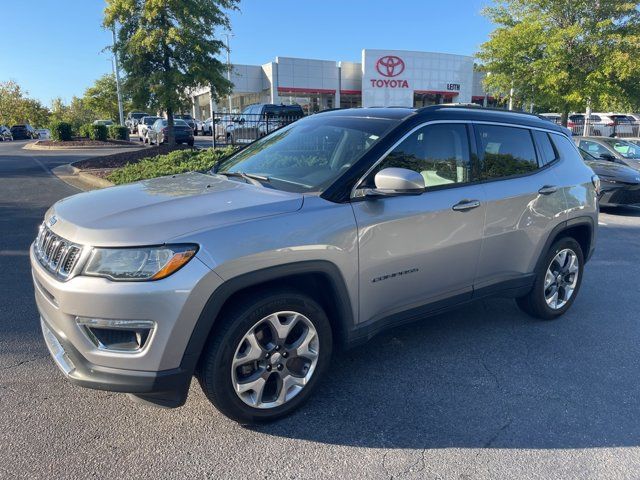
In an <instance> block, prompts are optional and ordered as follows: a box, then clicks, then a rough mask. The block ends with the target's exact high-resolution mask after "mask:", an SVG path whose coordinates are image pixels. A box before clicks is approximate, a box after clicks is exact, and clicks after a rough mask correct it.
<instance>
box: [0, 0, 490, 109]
mask: <svg viewBox="0 0 640 480" xmlns="http://www.w3.org/2000/svg"><path fill="white" fill-rule="evenodd" d="M0 2H1V3H3V5H2V14H1V16H0V44H1V45H3V46H4V48H3V49H2V54H0V81H7V80H14V81H16V82H18V84H20V85H21V87H22V88H23V89H25V90H27V91H28V92H29V95H30V96H31V97H34V98H37V99H39V100H40V101H42V102H43V103H44V104H45V105H50V103H51V100H52V99H54V98H56V97H61V98H62V99H63V100H65V101H69V100H70V99H71V97H72V96H74V95H77V96H81V95H82V94H83V92H84V90H85V89H86V88H87V87H89V86H91V85H92V84H93V82H94V81H95V80H96V79H97V78H98V77H100V76H101V75H103V74H105V73H108V72H111V71H112V66H111V65H112V64H111V55H110V52H108V51H104V48H105V47H106V46H108V45H110V43H111V32H109V31H105V30H104V29H103V28H102V26H101V25H102V12H103V9H104V6H105V3H104V1H103V0H30V1H29V2H27V3H28V4H29V8H25V5H26V4H25V2H23V1H22V0H21V1H6V2H5V0H0ZM490 2H491V0H457V1H452V0H242V1H241V2H240V11H236V12H231V13H230V15H229V16H230V19H231V22H232V32H233V34H234V37H232V38H231V61H232V63H238V64H254V65H260V64H263V63H266V62H268V61H272V60H273V59H275V57H277V56H281V57H302V58H315V59H322V60H336V61H338V60H344V61H360V60H361V52H362V49H363V48H371V49H389V50H418V51H431V52H445V53H455V54H462V55H473V54H474V53H475V52H477V51H478V48H479V46H480V44H481V43H483V42H484V41H486V40H487V39H488V35H489V33H490V32H491V31H492V30H493V27H492V25H491V23H490V22H489V21H488V20H487V19H485V18H484V17H483V16H482V15H481V13H480V12H481V10H482V8H483V7H484V6H486V5H488V4H489V3H490Z"/></svg>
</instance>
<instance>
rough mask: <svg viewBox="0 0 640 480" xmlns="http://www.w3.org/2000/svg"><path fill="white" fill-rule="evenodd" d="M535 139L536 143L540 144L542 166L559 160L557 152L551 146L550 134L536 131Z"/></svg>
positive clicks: (534, 132)
mask: <svg viewBox="0 0 640 480" xmlns="http://www.w3.org/2000/svg"><path fill="white" fill-rule="evenodd" d="M533 138H535V140H536V143H537V144H538V150H539V151H540V163H542V165H546V164H548V163H551V162H553V161H554V160H555V159H556V158H558V156H557V155H556V151H555V149H554V148H553V145H552V144H551V140H550V139H549V134H548V133H546V132H541V131H540V130H534V131H533Z"/></svg>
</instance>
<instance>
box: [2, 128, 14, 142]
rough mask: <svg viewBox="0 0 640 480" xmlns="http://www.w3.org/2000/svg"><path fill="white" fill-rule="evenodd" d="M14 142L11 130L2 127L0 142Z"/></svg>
mask: <svg viewBox="0 0 640 480" xmlns="http://www.w3.org/2000/svg"><path fill="white" fill-rule="evenodd" d="M11 140H13V135H12V134H11V129H10V128H9V127H7V126H6V125H0V142H9V141H11Z"/></svg>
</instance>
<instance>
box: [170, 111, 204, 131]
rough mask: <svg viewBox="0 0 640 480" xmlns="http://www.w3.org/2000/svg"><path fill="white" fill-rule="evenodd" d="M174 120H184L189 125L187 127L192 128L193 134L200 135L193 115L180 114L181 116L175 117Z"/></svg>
mask: <svg viewBox="0 0 640 480" xmlns="http://www.w3.org/2000/svg"><path fill="white" fill-rule="evenodd" d="M173 118H177V119H180V120H184V121H185V122H186V123H187V125H189V127H191V130H193V134H194V135H198V129H197V128H196V121H195V120H194V119H193V117H192V116H191V115H188V114H180V115H174V116H173Z"/></svg>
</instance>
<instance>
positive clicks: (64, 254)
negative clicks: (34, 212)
mask: <svg viewBox="0 0 640 480" xmlns="http://www.w3.org/2000/svg"><path fill="white" fill-rule="evenodd" d="M35 251H36V257H37V258H38V261H39V262H40V264H41V265H42V266H43V267H44V268H46V269H47V270H49V271H50V272H51V273H53V274H54V275H56V276H57V277H59V278H62V279H66V278H68V277H69V275H71V273H72V272H73V269H74V267H75V266H76V265H77V263H78V259H79V258H80V253H81V252H82V247H81V246H80V245H76V244H74V243H71V242H69V241H68V240H65V239H64V238H62V237H60V236H58V235H56V234H55V233H53V232H52V231H51V230H49V228H47V227H46V226H45V225H44V224H42V225H41V226H40V231H39V232H38V237H37V238H36V241H35Z"/></svg>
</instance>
